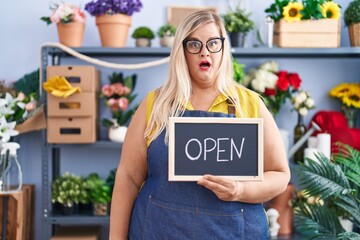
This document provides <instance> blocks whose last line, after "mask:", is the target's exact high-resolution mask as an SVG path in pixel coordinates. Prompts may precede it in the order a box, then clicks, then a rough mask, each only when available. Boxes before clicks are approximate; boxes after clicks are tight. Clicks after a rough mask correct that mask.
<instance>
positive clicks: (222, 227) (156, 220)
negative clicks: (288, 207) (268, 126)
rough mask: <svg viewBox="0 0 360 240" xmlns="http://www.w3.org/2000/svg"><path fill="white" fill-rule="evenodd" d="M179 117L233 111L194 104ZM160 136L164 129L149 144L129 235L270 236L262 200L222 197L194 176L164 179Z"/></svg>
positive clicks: (252, 239) (152, 238)
mask: <svg viewBox="0 0 360 240" xmlns="http://www.w3.org/2000/svg"><path fill="white" fill-rule="evenodd" d="M183 117H235V115H234V114H225V113H217V112H206V111H198V110H196V111H185V112H184V114H183ZM164 137H165V131H163V132H162V133H161V134H160V135H159V137H157V138H156V139H155V140H154V141H152V142H151V144H150V146H149V148H148V153H147V163H148V177H147V179H146V181H145V183H144V185H143V187H142V188H141V190H140V192H139V195H138V197H137V199H136V201H135V204H134V207H133V211H132V214H131V220H130V227H129V239H130V240H132V239H136V240H137V239H145V240H148V239H149V240H162V239H164V240H169V239H171V240H173V239H179V240H186V239H194V240H202V239H204V240H209V239H216V240H221V239H224V240H229V239H244V240H245V239H249V240H259V239H268V238H269V237H268V236H269V235H268V223H267V218H266V214H265V211H264V207H263V205H262V204H248V203H241V202H225V201H222V200H220V199H218V197H217V196H216V195H215V194H214V193H213V192H212V191H210V190H208V189H207V188H205V187H202V186H200V185H198V184H197V183H196V182H169V181H168V146H167V145H165V143H164Z"/></svg>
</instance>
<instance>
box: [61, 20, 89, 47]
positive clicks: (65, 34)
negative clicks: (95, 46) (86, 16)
mask: <svg viewBox="0 0 360 240" xmlns="http://www.w3.org/2000/svg"><path fill="white" fill-rule="evenodd" d="M84 30H85V23H82V22H70V23H65V24H64V23H58V24H57V31H58V37H59V42H60V43H61V44H64V45H66V46H68V47H81V46H82V42H83V39H84Z"/></svg>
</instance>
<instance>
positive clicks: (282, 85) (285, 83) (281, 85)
mask: <svg viewBox="0 0 360 240" xmlns="http://www.w3.org/2000/svg"><path fill="white" fill-rule="evenodd" d="M287 76H288V74H287V72H286V71H280V72H279V73H278V77H279V80H278V82H277V84H276V85H277V88H278V89H280V90H281V91H284V92H285V91H287V90H288V89H289V87H290V82H289V79H288V77H287Z"/></svg>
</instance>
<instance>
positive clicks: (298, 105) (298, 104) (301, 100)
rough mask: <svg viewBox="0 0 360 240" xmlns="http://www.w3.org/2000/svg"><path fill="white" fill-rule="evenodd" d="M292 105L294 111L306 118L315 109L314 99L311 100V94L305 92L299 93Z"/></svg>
mask: <svg viewBox="0 0 360 240" xmlns="http://www.w3.org/2000/svg"><path fill="white" fill-rule="evenodd" d="M291 103H292V104H293V107H294V108H293V110H295V111H296V112H298V114H300V115H301V116H306V115H307V114H308V113H309V110H310V109H314V108H315V104H314V103H315V102H314V99H312V98H311V96H310V93H309V92H307V91H304V90H301V91H299V92H298V93H297V94H296V95H295V96H293V97H292V99H291Z"/></svg>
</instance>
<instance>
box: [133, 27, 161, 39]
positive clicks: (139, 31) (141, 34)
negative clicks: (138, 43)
mask: <svg viewBox="0 0 360 240" xmlns="http://www.w3.org/2000/svg"><path fill="white" fill-rule="evenodd" d="M131 37H132V38H135V39H137V38H148V39H153V38H154V37H155V35H154V32H153V31H152V30H151V29H150V28H148V27H138V28H136V29H135V30H134V32H133V34H132V35H131Z"/></svg>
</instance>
